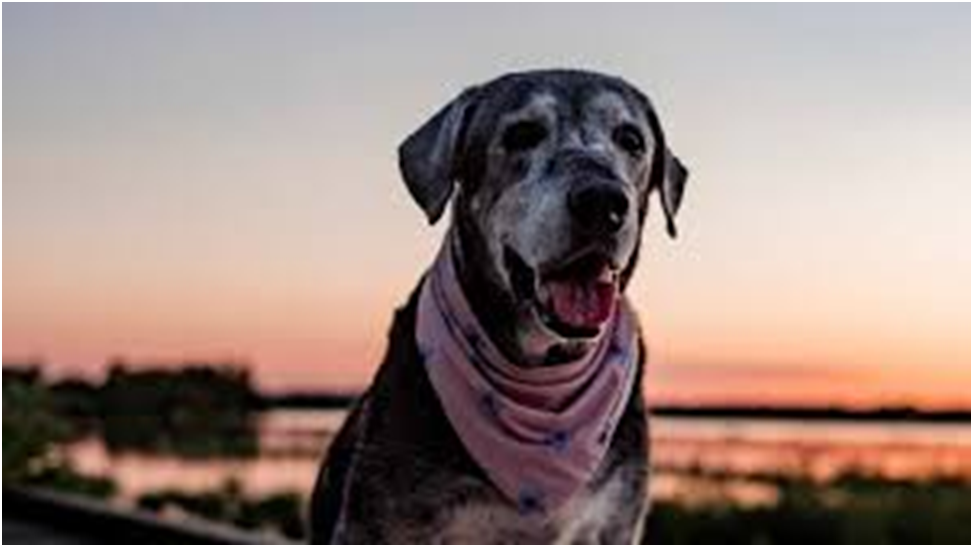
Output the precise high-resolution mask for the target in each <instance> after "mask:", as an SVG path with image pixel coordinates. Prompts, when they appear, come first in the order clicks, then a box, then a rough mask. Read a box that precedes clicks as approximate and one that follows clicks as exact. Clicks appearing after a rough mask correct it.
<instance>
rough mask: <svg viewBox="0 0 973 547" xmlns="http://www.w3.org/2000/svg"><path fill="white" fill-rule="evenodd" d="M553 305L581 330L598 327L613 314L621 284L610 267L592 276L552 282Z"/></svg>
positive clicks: (565, 320) (562, 317)
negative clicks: (609, 269) (617, 281)
mask: <svg viewBox="0 0 973 547" xmlns="http://www.w3.org/2000/svg"><path fill="white" fill-rule="evenodd" d="M548 289H549V294H550V298H551V308H552V311H553V312H554V314H555V315H556V316H557V318H558V320H559V321H560V322H562V323H564V324H566V325H569V326H571V327H575V328H581V329H591V330H594V329H598V328H600V327H601V326H602V325H603V324H604V323H605V322H606V321H608V319H609V318H610V317H611V314H612V312H614V310H615V301H616V300H617V298H618V284H617V283H616V281H615V279H614V275H613V274H612V272H610V271H608V270H607V269H606V270H605V271H604V272H602V273H601V274H600V275H599V276H597V277H594V278H590V279H564V280H557V281H550V282H548Z"/></svg>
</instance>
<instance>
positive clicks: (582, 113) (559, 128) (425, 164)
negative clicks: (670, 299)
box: [399, 71, 687, 365]
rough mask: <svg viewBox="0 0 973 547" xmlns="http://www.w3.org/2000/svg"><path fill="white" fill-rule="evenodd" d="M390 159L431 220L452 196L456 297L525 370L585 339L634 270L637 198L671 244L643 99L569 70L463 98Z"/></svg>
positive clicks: (670, 182) (666, 154) (660, 164)
mask: <svg viewBox="0 0 973 547" xmlns="http://www.w3.org/2000/svg"><path fill="white" fill-rule="evenodd" d="M399 163H400V168H401V171H402V174H403V178H404V179H405V182H406V184H407V186H408V188H409V191H410V193H411V194H412V196H413V197H414V198H415V200H416V201H417V202H418V204H419V205H420V206H421V207H422V209H423V210H424V211H425V213H426V215H427V216H428V218H429V221H430V222H431V223H435V222H437V221H438V220H439V219H440V218H441V217H442V215H443V213H444V212H445V209H446V206H447V204H448V203H449V201H450V198H451V197H453V198H454V199H453V217H452V221H453V229H454V230H455V231H456V233H457V235H458V237H457V241H458V242H459V245H458V246H459V249H458V253H457V256H458V257H459V258H458V260H457V262H458V264H457V269H458V271H459V272H460V278H461V280H460V281H461V283H462V285H463V287H464V290H465V292H466V293H467V297H468V299H469V300H470V302H471V305H472V306H473V309H474V310H475V311H476V312H477V314H478V315H479V316H480V320H481V323H482V324H483V325H484V328H486V329H487V330H488V332H489V333H490V335H491V336H492V337H493V338H494V341H495V342H496V343H497V345H498V346H499V347H500V348H501V349H502V350H503V351H504V352H505V353H507V356H508V357H509V358H510V359H511V360H514V361H515V362H519V363H524V364H528V365H535V364H545V363H556V362H557V361H559V360H564V359H569V358H571V356H573V355H574V354H577V353H579V352H583V351H585V350H586V348H587V347H588V346H589V345H590V344H591V343H592V342H593V341H594V340H595V339H597V336H598V335H599V333H600V332H601V330H602V329H603V327H604V326H605V324H606V323H607V322H608V320H609V319H610V318H611V317H612V314H613V312H614V309H615V307H616V306H617V305H618V301H619V298H620V295H621V294H622V293H623V292H624V290H625V287H626V286H627V284H628V281H629V279H630V277H631V274H632V271H633V269H634V267H635V264H636V261H637V257H638V251H639V247H640V243H641V232H642V226H643V224H644V222H645V218H646V214H647V211H648V206H649V197H650V196H651V195H652V194H653V193H658V195H659V196H660V198H661V204H662V210H663V212H664V214H665V216H666V221H667V226H668V230H669V233H670V235H671V236H673V237H674V236H675V234H676V228H675V217H676V213H677V212H678V210H679V206H680V203H681V201H682V196H683V189H684V187H685V184H686V179H687V171H686V169H685V168H684V167H683V166H682V164H681V163H680V162H679V160H678V159H676V157H675V156H674V155H673V154H672V153H671V152H670V150H669V148H668V147H667V145H666V141H665V136H664V133H663V131H662V127H661V125H660V124H659V120H658V117H657V116H656V114H655V111H654V110H653V108H652V105H651V103H650V102H649V100H648V99H647V98H646V97H645V96H644V95H643V94H642V93H641V92H639V91H638V90H637V89H635V88H634V87H632V86H631V85H629V84H628V83H626V82H625V81H623V80H621V79H618V78H613V77H609V76H604V75H601V74H595V73H589V72H581V71H536V72H525V73H516V74H510V75H507V76H503V77H501V78H498V79H496V80H494V81H492V82H489V83H487V84H484V85H482V86H477V87H473V88H470V89H468V90H466V91H465V92H463V93H462V94H461V95H460V96H459V97H457V98H456V99H455V100H453V101H452V102H451V103H450V104H448V105H447V106H446V107H444V108H443V109H442V110H440V111H439V112H438V113H437V114H435V115H434V116H433V117H432V118H431V119H430V120H429V121H428V122H426V123H425V124H424V125H423V126H422V127H420V128H419V129H418V130H417V131H416V132H415V133H413V134H412V135H411V136H410V137H408V139H406V141H405V142H404V143H403V144H402V146H401V147H400V150H399Z"/></svg>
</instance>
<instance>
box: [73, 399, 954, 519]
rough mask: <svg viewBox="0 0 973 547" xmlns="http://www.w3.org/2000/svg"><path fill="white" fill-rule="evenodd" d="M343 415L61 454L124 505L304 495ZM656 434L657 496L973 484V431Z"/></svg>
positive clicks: (702, 423) (668, 427) (811, 426)
mask: <svg viewBox="0 0 973 547" xmlns="http://www.w3.org/2000/svg"><path fill="white" fill-rule="evenodd" d="M344 416H345V414H344V412H338V411H310V412H308V411H275V412H270V413H267V414H265V415H263V416H261V418H260V425H259V432H260V433H259V434H260V447H261V450H260V452H261V455H260V456H259V457H258V458H251V459H212V460H205V461H199V460H193V461H191V460H186V459H180V458H176V457H167V456H158V455H144V454H139V455H137V454H127V455H118V454H110V453H109V452H108V451H107V450H106V448H105V446H104V444H103V443H102V442H101V441H100V440H98V439H94V438H92V439H88V440H85V441H81V442H77V443H74V444H72V445H69V446H68V447H66V448H65V449H64V454H65V456H67V457H68V458H69V459H70V460H71V461H72V462H73V463H74V464H75V465H76V466H77V467H78V469H79V470H80V471H82V472H85V473H90V474H95V475H102V476H109V477H112V478H114V479H115V480H116V482H117V483H118V485H119V487H120V489H121V492H120V493H121V496H122V498H123V499H126V500H134V499H136V498H137V497H138V496H139V495H141V494H144V493H148V492H157V491H160V490H172V489H176V490H181V491H185V492H202V491H206V490H213V489H218V488H221V487H224V486H225V485H226V484H228V483H229V482H233V483H235V484H237V485H239V486H240V487H241V488H242V489H243V491H244V492H246V493H248V494H252V495H267V494H272V493H279V492H299V493H304V494H306V493H308V492H309V491H310V489H311V488H312V487H313V485H314V480H315V478H316V475H317V471H318V465H319V463H320V461H321V458H322V456H323V453H324V451H325V449H326V447H327V443H328V440H329V439H330V437H331V435H332V434H333V433H334V431H335V430H336V429H337V428H338V427H339V426H340V424H341V422H342V420H343V419H344ZM652 429H653V430H652V437H653V465H654V467H655V470H656V474H655V480H654V483H653V490H654V492H653V493H654V495H655V496H657V497H659V498H669V497H675V496H684V497H685V496H688V495H695V496H697V497H699V496H700V495H701V493H705V492H706V491H707V485H704V484H702V482H701V481H702V479H700V478H699V473H698V471H705V472H706V476H709V477H712V476H717V477H720V481H721V486H720V487H721V493H723V494H729V495H732V496H734V497H736V498H738V499H740V500H744V501H750V502H754V503H760V502H761V501H766V500H769V499H770V498H771V497H772V496H773V491H772V490H770V489H769V488H768V487H767V485H766V478H767V476H769V475H779V474H784V475H800V476H809V477H812V478H815V479H819V480H827V479H829V478H832V477H834V476H837V475H839V474H841V473H844V472H848V471H858V472H863V473H867V474H870V475H876V476H883V477H888V478H910V479H925V478H932V477H947V478H962V479H965V480H969V478H970V428H969V426H967V425H964V424H959V425H917V424H900V423H854V422H838V421H835V422H813V423H804V422H795V421H773V420H719V419H697V418H680V419H656V420H655V421H654V422H653V427H652ZM707 480H710V479H707Z"/></svg>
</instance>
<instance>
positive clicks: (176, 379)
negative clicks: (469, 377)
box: [3, 363, 970, 426]
mask: <svg viewBox="0 0 973 547" xmlns="http://www.w3.org/2000/svg"><path fill="white" fill-rule="evenodd" d="M3 381H4V384H5V385H6V384H7V383H8V382H11V381H13V382H27V383H42V378H41V374H40V368H39V367H36V366H8V365H4V368H3ZM46 387H47V388H48V389H49V390H50V391H51V393H52V395H53V399H54V401H55V404H56V405H57V406H58V408H59V410H60V411H61V412H62V413H64V414H67V415H69V416H72V417H76V418H82V419H84V418H92V417H94V418H99V419H101V420H110V419H113V418H117V417H118V416H124V415H131V414H133V413H134V414H136V415H142V414H151V415H153V416H157V417H162V418H164V419H165V421H166V422H167V424H169V425H173V426H178V425H179V424H180V423H182V422H184V421H186V420H187V419H189V418H187V415H192V416H195V418H193V419H191V420H189V421H191V422H192V421H195V422H198V421H201V420H202V419H214V418H220V417H223V418H225V417H227V416H247V415H248V414H249V413H251V412H257V411H263V410H273V409H300V410H313V409H344V408H348V407H350V406H351V405H352V404H353V403H354V401H355V399H356V398H357V395H356V394H353V393H338V392H323V391H322V392H292V393H276V394H267V393H260V392H259V391H258V390H257V389H256V388H255V387H254V386H253V384H252V381H251V377H250V375H249V373H248V372H247V370H246V368H245V367H243V366H240V365H234V364H205V363H199V364H195V363H187V364H185V365H179V366H146V365H139V366H133V365H131V364H125V363H117V364H114V365H111V366H110V367H109V374H108V377H107V379H106V380H105V381H104V382H103V383H92V382H89V381H84V380H78V379H71V380H64V381H59V382H53V383H50V384H49V385H47V386H46ZM652 412H653V414H654V415H657V416H661V417H672V418H728V419H733V418H739V419H782V420H800V421H824V420H847V421H872V422H878V421H881V422H921V423H966V422H967V421H968V420H969V419H970V411H969V409H956V410H951V411H925V410H917V409H914V408H908V407H902V408H879V409H869V410H850V409H844V408H837V407H835V408H814V407H779V406H777V407H771V406H744V405H740V406H729V405H727V406H714V405H702V406H689V405H659V406H656V407H654V408H653V410H652ZM214 413H215V415H214Z"/></svg>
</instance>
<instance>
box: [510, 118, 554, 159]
mask: <svg viewBox="0 0 973 547" xmlns="http://www.w3.org/2000/svg"><path fill="white" fill-rule="evenodd" d="M546 138H547V128H546V127H544V124H542V123H541V122H537V121H522V122H516V123H514V124H511V125H510V127H508V128H507V129H506V131H504V133H503V147H504V149H506V150H507V151H508V152H525V151H527V150H530V149H532V148H536V147H537V146H538V145H540V144H541V143H542V142H544V139H546Z"/></svg>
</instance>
